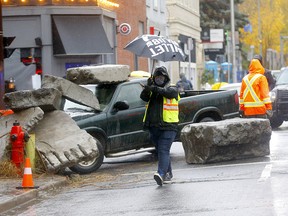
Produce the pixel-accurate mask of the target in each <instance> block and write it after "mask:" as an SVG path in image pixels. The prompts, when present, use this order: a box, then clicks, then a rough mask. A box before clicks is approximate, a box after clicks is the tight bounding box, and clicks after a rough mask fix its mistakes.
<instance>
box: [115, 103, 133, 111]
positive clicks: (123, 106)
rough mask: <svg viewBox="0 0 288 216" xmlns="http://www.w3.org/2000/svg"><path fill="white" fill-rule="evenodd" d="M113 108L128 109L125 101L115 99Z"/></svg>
mask: <svg viewBox="0 0 288 216" xmlns="http://www.w3.org/2000/svg"><path fill="white" fill-rule="evenodd" d="M113 109H115V110H117V111H118V110H127V109H129V104H128V103H127V101H117V102H116V103H115V104H114V106H113Z"/></svg>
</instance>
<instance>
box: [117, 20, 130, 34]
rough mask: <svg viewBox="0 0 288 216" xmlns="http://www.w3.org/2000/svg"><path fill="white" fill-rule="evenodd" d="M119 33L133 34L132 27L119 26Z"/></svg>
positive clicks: (126, 25) (124, 24) (127, 25)
mask: <svg viewBox="0 0 288 216" xmlns="http://www.w3.org/2000/svg"><path fill="white" fill-rule="evenodd" d="M119 31H120V33H121V34H122V35H128V34H130V32H131V26H130V25H129V24H128V23H122V24H121V25H120V26H119Z"/></svg>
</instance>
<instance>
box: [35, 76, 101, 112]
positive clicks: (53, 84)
mask: <svg viewBox="0 0 288 216" xmlns="http://www.w3.org/2000/svg"><path fill="white" fill-rule="evenodd" d="M41 87H42V88H55V89H58V90H59V91H60V92H61V93H62V95H63V97H65V98H68V99H69V100H71V101H73V102H75V103H79V104H82V105H86V106H89V107H92V108H93V109H96V110H100V105H99V101H98V99H97V97H96V96H95V95H94V94H93V92H92V91H90V90H88V89H86V88H84V87H81V86H79V85H77V84H74V83H72V82H71V81H69V80H66V79H63V78H61V77H56V76H51V75H45V76H44V77H43V79H42V86H41Z"/></svg>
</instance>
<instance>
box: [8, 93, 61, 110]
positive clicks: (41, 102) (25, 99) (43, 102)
mask: <svg viewBox="0 0 288 216" xmlns="http://www.w3.org/2000/svg"><path fill="white" fill-rule="evenodd" d="M4 102H5V104H6V105H7V106H8V107H9V108H10V109H12V110H13V111H15V112H17V111H20V110H23V109H28V108H31V107H40V108H41V109H42V110H43V111H44V112H45V111H51V110H56V109H61V106H62V94H61V92H60V91H58V90H57V89H54V88H40V89H37V90H24V91H16V92H11V93H6V94H5V95H4Z"/></svg>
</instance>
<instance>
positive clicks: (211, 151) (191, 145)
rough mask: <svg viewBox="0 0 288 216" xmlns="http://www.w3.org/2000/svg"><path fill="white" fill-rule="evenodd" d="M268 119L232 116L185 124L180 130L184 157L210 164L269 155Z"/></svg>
mask: <svg viewBox="0 0 288 216" xmlns="http://www.w3.org/2000/svg"><path fill="white" fill-rule="evenodd" d="M271 134H272V129H271V126H270V122H269V120H267V119H256V118H255V119H240V118H235V119H229V120H224V121H217V122H203V123H194V124H190V125H186V126H185V127H184V128H183V129H182V131H181V140H182V144H183V148H184V152H185V159H186V162H187V163H188V164H190V163H196V164H197V163H209V162H219V161H227V160H233V159H242V158H248V157H260V156H266V155H269V154H270V148H269V143H270V138H271Z"/></svg>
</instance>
